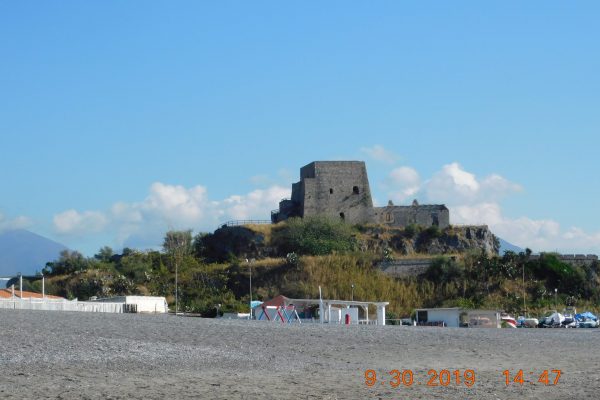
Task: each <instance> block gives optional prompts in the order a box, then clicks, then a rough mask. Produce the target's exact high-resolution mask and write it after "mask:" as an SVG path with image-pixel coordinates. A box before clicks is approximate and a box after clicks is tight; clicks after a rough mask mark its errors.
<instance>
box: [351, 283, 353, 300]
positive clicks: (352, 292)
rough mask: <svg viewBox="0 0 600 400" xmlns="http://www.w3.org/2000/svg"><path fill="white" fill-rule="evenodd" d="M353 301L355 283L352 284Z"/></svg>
mask: <svg viewBox="0 0 600 400" xmlns="http://www.w3.org/2000/svg"><path fill="white" fill-rule="evenodd" d="M351 299H352V301H354V283H353V284H352V298H351Z"/></svg>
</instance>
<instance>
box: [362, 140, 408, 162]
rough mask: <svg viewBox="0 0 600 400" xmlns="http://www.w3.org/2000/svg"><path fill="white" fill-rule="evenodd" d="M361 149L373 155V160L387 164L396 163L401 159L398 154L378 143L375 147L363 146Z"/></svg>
mask: <svg viewBox="0 0 600 400" xmlns="http://www.w3.org/2000/svg"><path fill="white" fill-rule="evenodd" d="M360 151H361V152H363V153H365V154H366V155H368V156H369V157H371V158H372V159H373V160H375V161H379V162H382V163H385V164H394V163H396V162H397V161H398V160H399V159H400V157H398V156H397V155H396V154H394V153H392V152H391V151H389V150H386V149H385V148H384V147H383V146H382V145H379V144H376V145H374V146H373V147H361V149H360Z"/></svg>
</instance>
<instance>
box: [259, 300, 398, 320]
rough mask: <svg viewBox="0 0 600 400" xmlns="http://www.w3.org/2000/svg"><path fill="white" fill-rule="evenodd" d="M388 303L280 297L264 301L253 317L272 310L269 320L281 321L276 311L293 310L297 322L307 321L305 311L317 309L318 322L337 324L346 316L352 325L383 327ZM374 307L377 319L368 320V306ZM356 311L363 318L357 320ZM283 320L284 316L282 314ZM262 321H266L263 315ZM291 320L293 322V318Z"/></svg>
mask: <svg viewBox="0 0 600 400" xmlns="http://www.w3.org/2000/svg"><path fill="white" fill-rule="evenodd" d="M389 304H390V303H389V302H387V301H353V300H331V299H322V300H321V299H291V298H288V297H285V296H282V295H279V296H277V297H274V298H273V299H271V300H268V301H265V302H264V303H263V304H262V305H260V306H258V307H255V310H256V311H255V315H257V316H260V315H261V312H262V313H264V312H265V310H274V311H273V315H271V314H269V311H266V312H267V314H268V315H269V318H270V319H269V320H281V317H277V315H276V312H275V311H276V310H279V311H280V312H282V310H285V311H287V312H288V313H289V312H291V310H292V309H293V310H294V311H293V312H294V313H295V314H296V315H297V314H298V312H300V317H298V320H302V319H309V317H308V316H307V311H308V310H310V309H314V308H318V309H319V322H321V323H332V324H339V323H343V321H344V320H345V318H344V317H345V316H346V315H350V316H351V320H352V323H354V324H368V323H373V322H375V323H376V324H377V325H385V307H386V306H387V305H389ZM371 305H372V306H374V307H375V308H376V310H377V319H376V320H373V321H371V320H369V306H371ZM358 309H362V310H363V312H362V315H363V318H362V319H359V318H358V316H359V313H358ZM282 315H283V316H284V319H285V317H286V315H285V314H282ZM263 319H267V318H266V315H263ZM291 320H294V319H293V318H292V319H291Z"/></svg>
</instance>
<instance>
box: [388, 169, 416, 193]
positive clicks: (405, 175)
mask: <svg viewBox="0 0 600 400" xmlns="http://www.w3.org/2000/svg"><path fill="white" fill-rule="evenodd" d="M387 186H388V187H390V188H392V191H391V192H390V193H389V197H390V198H391V199H392V200H393V201H395V202H404V201H405V200H406V199H408V198H411V197H414V196H415V195H416V194H417V193H418V192H419V190H420V189H421V178H420V176H419V173H418V172H417V171H416V170H415V169H414V168H410V167H398V168H394V169H393V170H392V172H390V174H389V177H388V183H387Z"/></svg>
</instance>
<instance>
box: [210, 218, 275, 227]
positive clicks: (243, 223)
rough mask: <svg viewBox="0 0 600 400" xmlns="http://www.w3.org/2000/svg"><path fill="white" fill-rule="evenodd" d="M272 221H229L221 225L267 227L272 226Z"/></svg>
mask: <svg viewBox="0 0 600 400" xmlns="http://www.w3.org/2000/svg"><path fill="white" fill-rule="evenodd" d="M271 223H272V222H271V220H270V219H237V220H233V221H227V222H224V223H222V224H221V225H219V226H220V227H224V226H242V225H266V224H271Z"/></svg>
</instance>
